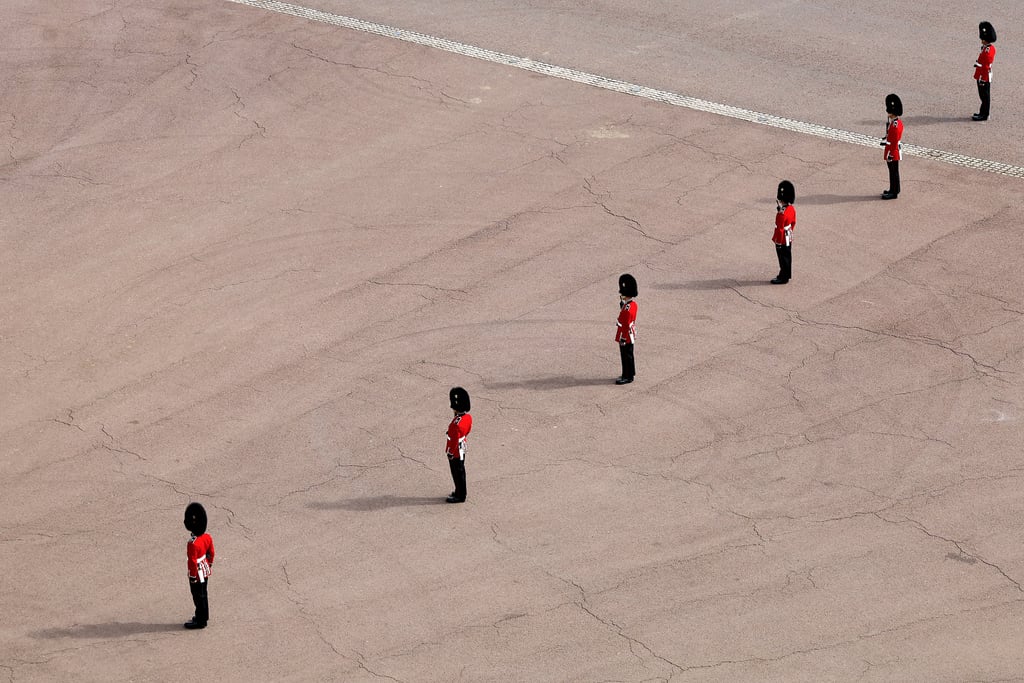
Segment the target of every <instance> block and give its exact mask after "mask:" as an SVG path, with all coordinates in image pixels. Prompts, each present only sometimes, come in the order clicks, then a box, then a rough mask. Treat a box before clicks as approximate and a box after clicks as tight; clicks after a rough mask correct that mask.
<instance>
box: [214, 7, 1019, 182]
mask: <svg viewBox="0 0 1024 683" xmlns="http://www.w3.org/2000/svg"><path fill="white" fill-rule="evenodd" d="M228 1H229V2H235V3H238V4H240V5H249V6H251V7H258V8H260V9H265V10H269V11H271V12H279V13H281V14H290V15H292V16H295V17H301V18H303V19H309V20H310V21H318V22H321V23H324V24H332V25H334V26H341V27H343V28H348V29H353V30H355V31H363V32H365V33H373V34H375V35H378V36H385V37H387V38H396V39H398V40H403V41H405V42H408V43H416V44H417V45H424V46H426V47H431V48H435V49H438V50H444V51H445V52H454V53H455V54H459V55H464V56H466V57H473V58H474V59H482V60H484V61H487V62H493V63H495V64H504V65H506V66H512V67H515V68H517V69H523V70H525V71H533V72H534V73H539V74H543V75H545V76H553V77H555V78H561V79H564V80H567V81H574V82H576V83H583V84H585V85H592V86H594V87H597V88H603V89H605V90H611V91H613V92H618V93H623V94H626V95H635V96H636V97H643V98H645V99H648V100H654V101H655V102H664V103H665V104H671V105H673V106H676V107H685V108H686V109H693V110H695V111H703V112H707V113H709V114H718V115H719V116H727V117H729V118H732V119H739V120H741V121H749V122H750V123H758V124H761V125H763V126H769V127H771V128H781V129H782V130H788V131H793V132H794V133H804V134H806V135H814V136H815V137H819V138H824V139H826V140H835V141H837V142H847V143H850V144H852V145H863V146H865V147H878V146H879V145H878V143H879V141H880V140H881V136H880V135H879V136H871V135H864V134H863V133H854V132H852V131H848V130H840V129H838V128H829V127H828V126H821V125H818V124H816V123H806V122H804V121H795V120H793V119H787V118H784V117H781V116H775V115H774V114H763V113H761V112H756V111H751V110H749V109H740V108H739V107H733V106H730V105H728V104H718V103H716V102H709V101H707V100H702V99H698V98H696V97H687V96H686V95H679V94H676V93H673V92H668V91H666V90H655V89H654V88H648V87H647V86H643V85H637V84H635V83H628V82H626V81H620V80H616V79H614V78H605V77H604V76H598V75H596V74H590V73H587V72H585V71H577V70H576V69H567V68H565V67H563V66H555V65H554V64H545V63H544V62H537V61H534V60H532V59H528V58H526V57H516V56H515V55H507V54H504V53H501V52H494V51H493V50H486V49H484V48H481V47H474V46H472V45H466V44H464V43H456V42H455V41H452V40H446V39H444V38H437V37H434V36H428V35H424V34H422V33H416V32H414V31H406V30H404V29H400V28H395V27H393V26H385V25H383V24H374V23H372V22H369V21H363V20H361V19H353V18H352V17H345V16H341V15H338V14H331V13H330V12H323V11H321V10H316V9H310V8H308V7H302V6H301V5H292V4H289V3H287V2H278V1H277V0H228ZM903 154H904V155H906V156H914V157H923V158H925V159H932V160H935V161H941V162H944V163H947V164H953V165H954V166H963V167H965V168H972V169H975V170H978V171H987V172H988V173H996V174H999V175H1005V176H1010V177H1011V178H1024V167H1021V166H1014V165H1012V164H1004V163H1003V162H1001V161H989V160H987V159H978V158H975V157H970V156H967V155H964V154H957V153H956V152H946V151H943V150H941V149H930V148H928V147H918V146H917V145H903Z"/></svg>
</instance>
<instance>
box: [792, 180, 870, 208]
mask: <svg viewBox="0 0 1024 683" xmlns="http://www.w3.org/2000/svg"><path fill="white" fill-rule="evenodd" d="M884 184H885V178H882V180H881V185H884ZM881 185H879V187H881ZM881 195H882V191H881V190H879V191H878V192H877V193H876V194H812V195H810V196H807V197H797V206H807V205H810V206H829V205H831V204H848V203H850V202H874V201H878V200H880V199H881Z"/></svg>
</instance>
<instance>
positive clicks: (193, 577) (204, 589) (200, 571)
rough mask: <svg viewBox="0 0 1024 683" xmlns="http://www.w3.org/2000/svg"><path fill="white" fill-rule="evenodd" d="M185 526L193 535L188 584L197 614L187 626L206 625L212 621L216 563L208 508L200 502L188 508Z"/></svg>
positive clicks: (188, 548)
mask: <svg viewBox="0 0 1024 683" xmlns="http://www.w3.org/2000/svg"><path fill="white" fill-rule="evenodd" d="M185 528H186V529H188V530H189V531H190V532H191V533H192V536H191V538H189V539H188V545H187V546H186V548H185V552H186V554H187V555H188V587H189V590H190V591H191V592H192V603H193V604H194V605H195V608H196V611H195V615H194V616H193V617H192V620H191V621H188V622H185V628H190V629H196V628H206V622H207V621H209V620H210V572H211V571H212V569H211V567H212V565H213V538H211V537H210V534H208V533H206V510H205V509H204V508H203V506H202V505H200V504H199V503H189V504H188V507H186V508H185Z"/></svg>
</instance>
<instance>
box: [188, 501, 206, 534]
mask: <svg viewBox="0 0 1024 683" xmlns="http://www.w3.org/2000/svg"><path fill="white" fill-rule="evenodd" d="M185 528H186V529H188V530H189V531H191V532H192V533H193V534H195V535H196V536H202V535H203V534H205V533H206V509H205V508H204V507H203V506H202V505H200V504H199V503H189V504H188V507H187V508H185Z"/></svg>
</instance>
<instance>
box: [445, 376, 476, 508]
mask: <svg viewBox="0 0 1024 683" xmlns="http://www.w3.org/2000/svg"><path fill="white" fill-rule="evenodd" d="M448 401H449V403H450V404H451V407H452V412H454V413H455V417H453V418H452V421H451V423H450V424H449V425H448V441H447V443H446V444H445V454H446V455H447V456H448V468H449V469H450V470H451V471H452V481H453V482H454V483H455V490H454V491H452V494H451V495H450V496H448V497H447V498H445V499H444V500H445V502H446V503H465V502H466V437H467V436H469V432H470V431H471V430H472V429H473V416H472V415H470V414H469V392H468V391H466V390H465V389H463V388H462V387H454V388H453V389H452V390H451V391H449V392H448Z"/></svg>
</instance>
